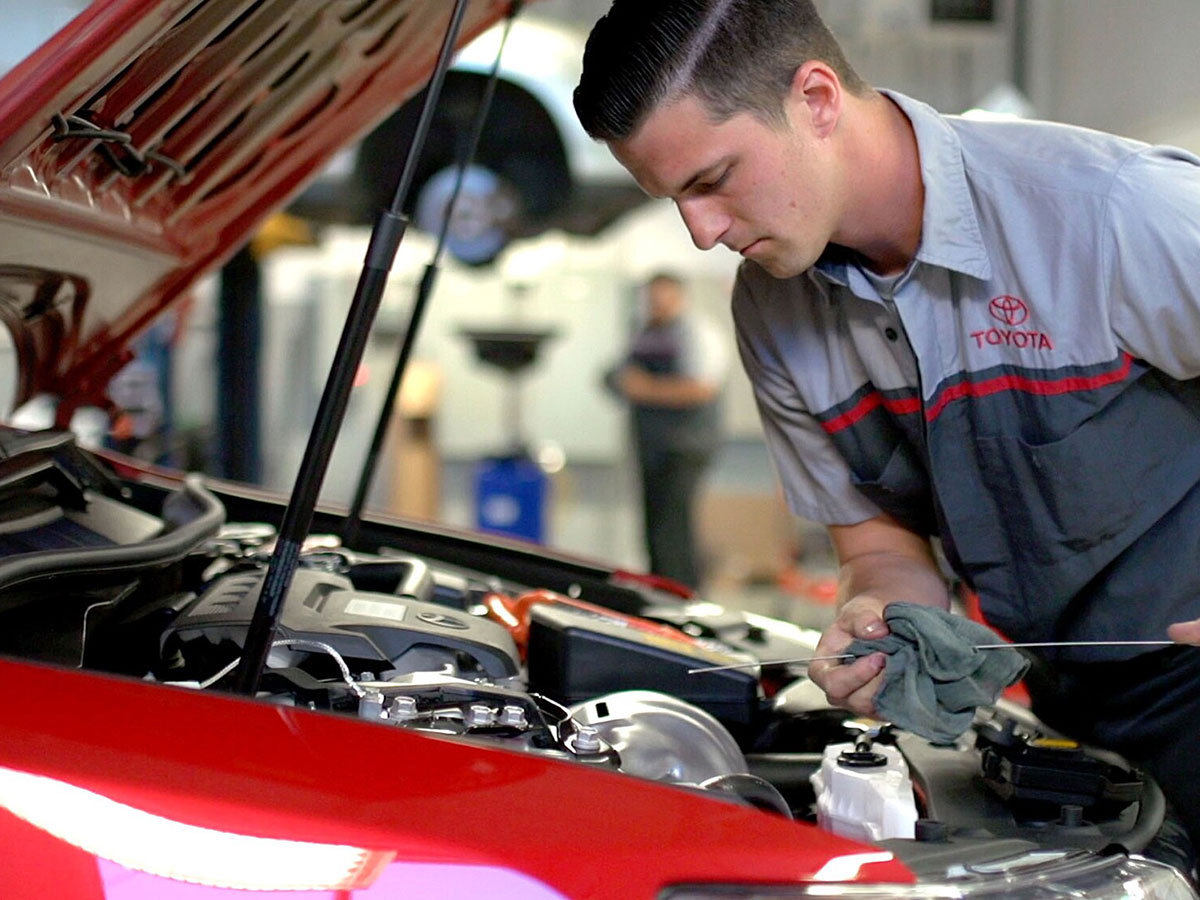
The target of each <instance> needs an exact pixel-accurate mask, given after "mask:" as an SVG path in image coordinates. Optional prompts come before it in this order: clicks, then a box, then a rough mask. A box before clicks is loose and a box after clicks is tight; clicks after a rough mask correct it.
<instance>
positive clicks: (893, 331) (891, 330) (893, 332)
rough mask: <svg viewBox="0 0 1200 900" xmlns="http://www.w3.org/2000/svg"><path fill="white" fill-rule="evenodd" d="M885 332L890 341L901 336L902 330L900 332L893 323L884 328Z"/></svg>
mask: <svg viewBox="0 0 1200 900" xmlns="http://www.w3.org/2000/svg"><path fill="white" fill-rule="evenodd" d="M883 333H884V335H885V336H886V337H887V339H888V340H889V341H894V340H896V339H897V338H899V337H900V332H898V331H897V330H896V329H895V328H893V327H892V326H891V325H889V326H888V327H887V328H885V329H883Z"/></svg>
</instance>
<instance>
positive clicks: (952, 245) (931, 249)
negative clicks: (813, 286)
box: [816, 90, 992, 285]
mask: <svg viewBox="0 0 1200 900" xmlns="http://www.w3.org/2000/svg"><path fill="white" fill-rule="evenodd" d="M880 93H881V94H883V95H884V96H886V97H888V98H890V99H891V100H892V101H893V102H895V104H896V105H897V106H898V107H900V109H901V111H902V112H903V113H904V114H905V115H906V116H908V119H909V121H910V122H911V123H912V126H913V133H914V134H915V135H916V139H917V150H918V151H919V153H920V157H921V180H922V182H923V183H924V186H925V211H924V214H923V216H922V219H921V243H920V244H919V245H918V247H917V253H916V257H915V261H916V262H922V263H927V264H929V265H934V266H941V267H943V268H946V269H951V270H953V271H956V272H962V273H963V274H965V275H970V276H972V277H974V278H980V279H984V280H987V279H990V278H991V277H992V266H991V262H990V260H989V259H988V253H987V248H986V247H985V246H984V244H983V236H982V234H981V233H980V229H979V218H978V216H977V215H976V213H975V205H974V203H972V202H971V191H970V188H969V187H968V186H967V173H966V167H965V166H964V164H963V157H962V142H961V141H960V140H959V137H958V134H957V133H956V132H955V130H954V129H953V128H952V127H951V126H950V124H949V123H948V122H946V121H945V119H944V118H943V117H942V116H941V115H939V114H938V113H937V112H936V111H935V110H934V109H933V108H932V107H930V106H928V105H926V104H924V103H921V102H920V101H918V100H914V99H912V98H911V97H907V96H905V95H904V94H901V93H898V92H896V91H890V90H880ZM816 268H817V269H819V270H820V271H821V273H822V274H823V275H825V276H827V277H828V278H830V279H831V280H833V281H836V282H838V283H840V284H843V285H845V284H848V283H850V282H851V281H853V280H857V279H854V278H853V276H852V275H851V273H850V272H849V271H848V268H847V263H846V259H845V257H844V254H841V253H834V254H832V255H828V256H827V257H822V259H821V260H819V261H818V262H817V266H816ZM910 270H911V266H910ZM855 274H857V273H855Z"/></svg>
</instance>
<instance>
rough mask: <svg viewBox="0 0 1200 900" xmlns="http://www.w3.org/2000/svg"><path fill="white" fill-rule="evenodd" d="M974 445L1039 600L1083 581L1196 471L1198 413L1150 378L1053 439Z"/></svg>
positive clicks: (1170, 502) (1157, 514)
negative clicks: (1064, 433) (1042, 441)
mask: <svg viewBox="0 0 1200 900" xmlns="http://www.w3.org/2000/svg"><path fill="white" fill-rule="evenodd" d="M976 446H977V450H978V455H979V463H980V475H981V478H982V480H983V487H984V489H985V490H986V491H987V492H988V493H989V494H990V495H991V498H992V500H993V501H994V508H995V509H996V510H997V514H998V516H999V519H1000V521H999V523H998V527H999V528H1000V529H1001V531H1002V533H1003V535H1004V538H1005V543H1006V545H1007V547H1008V551H1009V553H1010V555H1011V556H1010V558H1011V560H1012V562H1013V566H1014V569H1015V571H1014V574H1015V575H1016V576H1017V578H1018V579H1019V580H1020V583H1021V586H1022V592H1023V593H1024V594H1025V595H1026V596H1027V597H1030V598H1035V600H1036V602H1041V603H1046V602H1054V601H1055V600H1061V601H1064V602H1065V600H1067V599H1069V598H1070V597H1072V596H1073V595H1074V594H1075V593H1077V592H1078V591H1079V590H1081V589H1082V588H1083V587H1084V586H1085V585H1086V584H1087V582H1088V581H1090V580H1091V579H1092V578H1094V577H1095V576H1096V575H1097V574H1099V573H1100V571H1101V570H1102V569H1103V568H1104V567H1105V566H1107V565H1108V564H1109V563H1110V562H1111V561H1112V560H1113V559H1115V558H1116V557H1117V555H1119V554H1120V553H1121V551H1122V550H1124V549H1125V548H1126V547H1128V546H1129V545H1130V544H1131V543H1132V542H1133V541H1135V540H1137V539H1138V537H1140V536H1141V535H1142V534H1143V533H1144V532H1145V531H1146V530H1147V529H1148V528H1150V526H1152V525H1153V524H1154V523H1155V522H1156V521H1158V519H1159V518H1161V517H1162V516H1163V515H1164V514H1165V513H1166V512H1167V511H1168V510H1169V509H1171V508H1172V507H1173V506H1174V505H1175V504H1176V503H1178V502H1179V500H1181V499H1182V498H1183V496H1184V495H1185V494H1186V493H1187V492H1188V490H1190V489H1191V488H1192V487H1193V486H1194V485H1195V484H1196V482H1197V477H1198V476H1200V422H1198V421H1197V418H1196V415H1195V413H1194V412H1193V411H1192V410H1190V409H1188V408H1187V407H1186V406H1185V405H1184V404H1182V403H1181V402H1180V401H1179V399H1178V398H1176V397H1175V396H1173V395H1172V393H1171V392H1170V391H1167V390H1165V389H1164V388H1163V386H1162V385H1161V384H1159V383H1158V382H1157V380H1156V379H1154V378H1142V379H1140V380H1139V381H1138V382H1136V383H1134V384H1131V385H1130V386H1128V387H1127V388H1126V389H1125V390H1123V391H1121V392H1120V393H1119V394H1118V395H1116V397H1114V398H1113V399H1112V400H1110V401H1109V402H1108V403H1107V404H1106V405H1105V406H1103V407H1102V408H1101V409H1100V410H1099V411H1098V412H1096V413H1095V414H1094V415H1092V416H1091V417H1089V418H1087V419H1086V420H1084V421H1083V422H1082V423H1080V424H1079V425H1078V426H1076V427H1075V428H1074V429H1073V430H1072V431H1070V432H1069V433H1068V434H1066V435H1064V436H1062V437H1060V438H1057V439H1055V440H1053V441H1049V442H1045V443H1030V442H1028V441H1025V440H1023V439H1021V438H1019V437H1014V436H1011V435H995V436H979V437H977V438H976Z"/></svg>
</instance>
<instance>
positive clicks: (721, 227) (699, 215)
mask: <svg viewBox="0 0 1200 900" xmlns="http://www.w3.org/2000/svg"><path fill="white" fill-rule="evenodd" d="M675 205H676V206H677V207H678V208H679V215H680V216H681V217H682V218H683V224H684V225H685V226H687V230H688V233H689V234H691V236H692V243H693V244H695V245H696V246H697V247H698V248H700V249H701V250H711V249H712V248H713V247H715V246H716V245H717V243H718V242H719V241H720V240H721V236H722V235H723V234H725V232H726V231H727V230H728V229H729V216H728V215H726V214H725V213H724V212H722V211H721V209H720V208H719V207H718V206H717V204H716V203H714V202H713V200H712V199H711V198H709V197H688V198H685V199H683V200H679V201H677V202H676V204H675Z"/></svg>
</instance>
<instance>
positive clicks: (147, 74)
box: [0, 0, 508, 409]
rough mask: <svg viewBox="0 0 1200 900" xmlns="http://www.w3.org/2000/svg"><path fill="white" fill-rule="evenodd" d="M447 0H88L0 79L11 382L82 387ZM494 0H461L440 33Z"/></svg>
mask: <svg viewBox="0 0 1200 900" xmlns="http://www.w3.org/2000/svg"><path fill="white" fill-rule="evenodd" d="M452 8H453V4H451V3H449V2H447V0H400V2H396V0H96V2H94V3H93V4H92V5H91V6H90V7H88V9H86V10H85V11H84V12H83V13H82V14H80V15H79V16H78V17H77V18H76V19H75V20H73V21H72V22H71V23H70V24H68V25H67V26H66V27H65V28H64V29H63V30H62V31H61V32H59V33H58V34H57V35H55V36H54V37H53V38H52V39H51V40H50V41H48V42H47V43H46V44H45V45H44V46H42V47H41V48H40V49H39V50H38V51H37V52H35V53H34V54H33V55H32V56H30V57H29V58H28V59H26V60H25V61H24V62H23V63H21V64H20V65H19V66H18V67H17V68H15V69H14V70H12V71H11V72H9V73H8V75H7V76H5V77H4V79H3V80H0V317H3V319H4V321H5V324H7V325H8V327H9V330H10V331H12V333H13V337H14V339H15V343H16V352H17V358H18V360H19V363H20V370H21V372H20V383H19V385H18V387H17V397H16V401H17V402H18V403H19V402H21V401H23V400H25V399H28V398H29V397H31V396H33V395H34V394H36V393H40V392H48V393H51V394H54V395H57V396H59V397H61V398H63V399H64V401H65V403H64V404H63V407H64V408H67V409H69V408H71V407H73V406H75V405H77V404H79V403H83V402H92V401H94V400H95V399H96V398H98V397H99V396H101V395H102V393H103V390H104V386H105V385H106V384H107V382H108V379H109V378H110V377H111V376H112V375H113V374H114V373H115V372H116V371H117V370H118V369H119V368H120V367H121V366H122V365H123V364H124V363H125V362H126V361H127V360H128V358H129V353H128V350H127V346H128V344H129V342H130V340H131V339H132V338H133V337H135V336H136V335H137V334H138V333H139V332H140V331H141V330H142V329H144V328H145V327H146V326H147V325H148V324H149V323H150V322H152V321H153V320H154V319H155V318H156V317H157V316H158V315H159V314H160V313H162V311H163V310H164V309H166V308H168V307H169V306H171V304H173V303H174V302H176V301H177V300H179V299H180V298H181V297H182V296H184V295H185V294H186V291H187V289H188V287H189V286H190V285H191V284H193V283H194V282H195V280H196V279H197V278H198V277H199V276H201V275H202V274H204V273H205V272H206V271H209V270H211V269H212V268H214V267H215V266H217V265H219V264H220V263H221V262H222V261H223V260H224V259H225V258H226V257H227V256H228V255H229V254H231V253H232V252H233V251H234V250H235V249H236V248H237V247H238V246H240V245H241V244H242V243H243V242H244V241H245V240H246V239H247V238H248V236H249V235H250V234H251V232H252V231H253V229H254V228H255V226H256V225H257V224H258V223H259V222H260V221H261V220H262V219H263V218H264V217H265V216H266V215H267V214H268V213H269V212H270V211H272V210H274V209H276V208H278V207H279V206H281V205H282V204H283V203H284V202H285V201H286V200H287V199H288V198H289V197H291V196H292V195H294V194H295V193H297V192H298V191H299V190H300V188H302V187H303V185H304V184H305V183H306V181H307V180H308V179H309V178H310V177H311V176H313V175H315V174H316V173H317V172H318V171H319V170H320V168H321V167H322V165H323V164H324V163H325V162H326V161H327V160H328V159H329V158H330V157H331V156H332V155H333V154H334V153H335V152H336V151H337V150H338V149H340V148H341V147H343V146H345V145H346V144H347V143H349V142H351V141H353V140H355V139H356V138H358V137H360V136H361V135H362V134H363V133H364V132H365V131H367V130H368V129H369V128H370V127H371V126H372V125H374V124H375V123H376V122H378V121H379V120H380V119H382V118H383V117H384V116H386V115H387V114H388V113H389V112H391V111H392V110H393V109H395V108H396V107H398V106H399V105H400V104H401V103H402V102H403V101H404V100H405V99H407V98H408V97H409V96H411V95H412V94H413V93H415V92H416V91H417V90H419V89H420V88H421V87H422V86H423V85H424V83H425V80H426V79H427V77H428V75H429V73H430V71H431V70H432V67H433V63H434V61H435V59H436V57H437V53H438V50H439V47H440V44H441V39H442V34H443V32H444V30H445V28H446V26H447V24H448V21H449V16H450V13H451V11H452ZM507 8H508V3H507V2H506V0H473V2H472V3H471V5H470V8H469V10H468V12H467V15H466V18H465V20H464V24H463V28H462V33H461V35H460V43H465V42H466V41H468V40H469V39H470V38H471V37H473V36H474V35H476V34H478V33H479V32H480V31H482V30H483V29H485V28H486V27H487V26H488V25H490V24H491V23H492V22H494V21H495V20H496V19H498V18H499V17H501V16H502V15H503V14H504V13H505V12H506V10H507ZM404 149H405V148H398V149H397V155H398V158H402V154H403V151H404ZM397 172H399V167H398V168H397Z"/></svg>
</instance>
